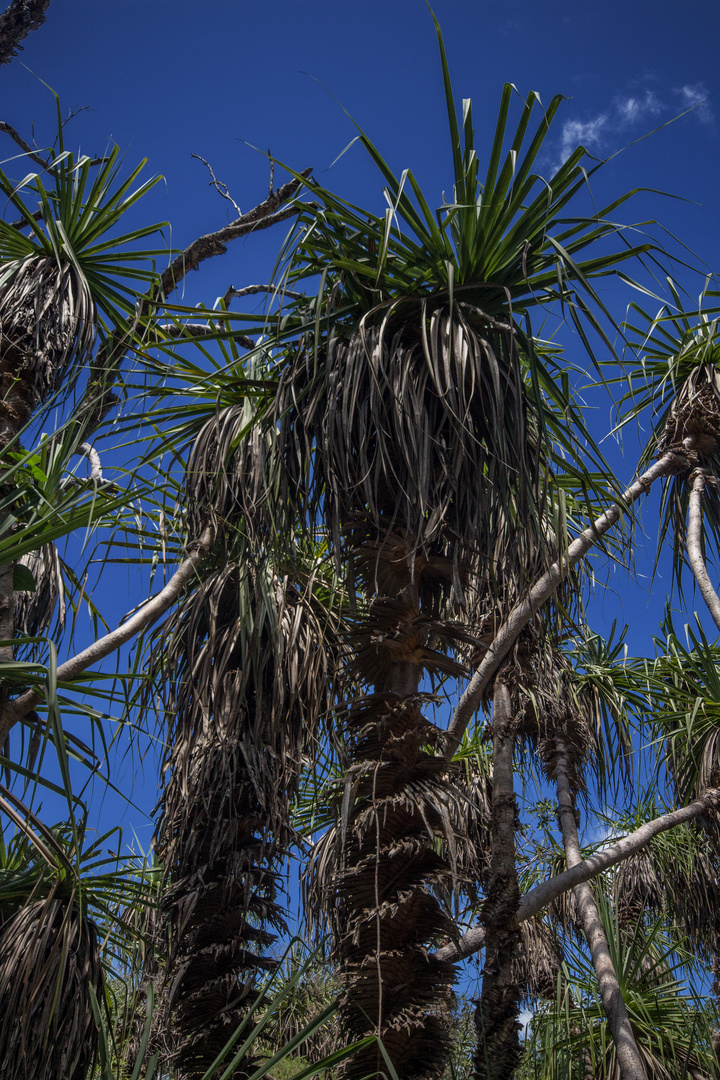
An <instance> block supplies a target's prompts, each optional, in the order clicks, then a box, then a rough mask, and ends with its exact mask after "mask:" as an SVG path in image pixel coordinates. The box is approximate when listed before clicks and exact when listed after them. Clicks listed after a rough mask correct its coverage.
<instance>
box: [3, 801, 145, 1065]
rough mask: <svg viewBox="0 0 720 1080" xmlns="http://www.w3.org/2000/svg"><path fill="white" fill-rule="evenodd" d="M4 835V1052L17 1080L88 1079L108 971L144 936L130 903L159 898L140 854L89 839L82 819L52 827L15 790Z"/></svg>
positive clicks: (7, 803)
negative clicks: (9, 834) (138, 933)
mask: <svg viewBox="0 0 720 1080" xmlns="http://www.w3.org/2000/svg"><path fill="white" fill-rule="evenodd" d="M0 807H1V808H2V811H3V814H5V815H9V816H10V818H11V820H13V821H14V822H15V824H16V826H17V831H16V833H15V835H14V837H13V838H12V840H11V841H10V842H9V843H7V844H6V843H5V842H4V840H3V839H2V838H0V1004H1V1005H2V1010H1V1011H0V1052H1V1053H2V1060H3V1074H4V1075H5V1076H7V1077H8V1080H25V1078H26V1077H29V1076H33V1077H37V1078H38V1080H51V1078H55V1077H58V1076H63V1077H68V1080H85V1077H86V1076H87V1075H88V1071H89V1069H90V1068H91V1066H92V1065H93V1063H94V1062H95V1061H96V1060H97V1049H98V1023H97V1019H98V1012H100V1013H104V1012H105V1011H106V1000H105V989H106V975H107V972H112V971H113V969H115V970H117V966H118V965H119V964H121V963H122V961H123V959H124V956H125V955H126V950H127V948H128V945H129V943H131V942H132V941H133V939H134V937H135V935H134V932H133V929H132V927H131V926H130V924H129V922H128V921H127V919H126V917H125V916H124V914H123V912H122V909H127V908H128V907H129V906H131V905H134V906H135V909H136V910H137V911H140V910H142V909H143V908H145V909H147V907H148V906H149V905H150V903H151V890H150V888H149V881H148V879H147V877H146V876H145V875H144V874H143V873H142V872H141V870H140V868H139V867H138V866H136V865H135V863H136V860H133V859H127V858H119V857H118V858H114V857H112V856H109V855H108V854H107V852H108V847H107V845H108V844H109V843H110V842H111V841H112V839H113V833H112V832H111V833H107V834H105V835H102V836H99V837H98V838H97V839H96V840H94V841H93V842H92V843H87V842H86V835H85V833H86V830H85V827H84V823H83V822H82V821H75V820H74V821H72V822H71V823H70V824H66V825H59V826H55V827H53V828H52V829H51V828H47V827H46V826H43V825H42V823H41V822H39V821H38V820H37V818H36V817H34V816H33V814H32V813H31V812H30V811H29V810H28V809H27V808H26V807H24V806H23V804H22V803H21V802H20V801H19V800H18V799H17V797H16V796H13V795H12V793H11V792H9V791H7V790H6V789H4V788H3V795H2V796H0Z"/></svg>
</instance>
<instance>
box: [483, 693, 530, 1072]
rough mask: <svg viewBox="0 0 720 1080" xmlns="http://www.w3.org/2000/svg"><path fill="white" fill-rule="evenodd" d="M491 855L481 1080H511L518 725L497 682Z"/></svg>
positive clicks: (516, 1006)
mask: <svg viewBox="0 0 720 1080" xmlns="http://www.w3.org/2000/svg"><path fill="white" fill-rule="evenodd" d="M492 729H493V784H492V856H491V864H490V884H489V886H488V891H487V897H486V899H485V903H484V905H483V910H482V915H481V919H482V922H483V925H484V927H485V933H486V939H485V940H486V943H487V944H486V950H485V967H484V969H483V981H482V994H481V997H480V1001H479V1002H478V1005H477V1008H476V1011H475V1027H476V1030H477V1050H476V1057H475V1077H476V1080H511V1078H512V1077H513V1076H514V1075H515V1070H516V1068H517V1066H518V1065H519V1063H520V1057H521V1052H522V1051H521V1048H520V1031H521V1027H520V1023H519V1020H518V1016H519V1014H520V998H521V995H522V990H521V987H520V985H519V983H518V982H517V981H516V979H515V978H514V977H513V959H514V958H515V956H516V954H517V952H518V950H519V948H520V945H521V935H520V929H519V924H518V921H517V909H518V905H519V903H520V885H519V882H518V875H517V866H516V862H515V822H516V817H517V806H516V801H515V788H514V782H513V755H514V749H515V723H514V717H513V714H512V706H511V700H510V691H509V689H508V687H507V685H505V683H503V682H502V681H501V676H499V677H498V679H497V680H496V682H495V695H494V699H493V718H492Z"/></svg>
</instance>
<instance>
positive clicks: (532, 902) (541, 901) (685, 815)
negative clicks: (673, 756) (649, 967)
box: [432, 788, 720, 962]
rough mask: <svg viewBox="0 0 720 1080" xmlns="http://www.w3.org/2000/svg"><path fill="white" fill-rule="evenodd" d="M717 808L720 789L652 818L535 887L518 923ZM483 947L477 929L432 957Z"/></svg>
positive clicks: (458, 956)
mask: <svg viewBox="0 0 720 1080" xmlns="http://www.w3.org/2000/svg"><path fill="white" fill-rule="evenodd" d="M718 806H720V789H718V788H710V789H708V791H706V792H705V794H704V795H702V796H701V797H700V798H699V799H694V800H693V802H691V803H689V804H688V805H687V806H683V807H681V808H680V809H679V810H671V811H670V813H669V814H662V815H661V816H660V817H657V818H653V820H652V821H647V822H645V824H644V825H641V826H640V828H639V829H636V830H635V832H631V833H628V835H627V836H623V837H621V838H620V840H617V841H616V842H615V843H614V844H611V845H610V847H606V848H603V849H602V851H596V852H595V854H594V855H591V856H590V857H589V858H587V859H583V861H582V862H580V863H578V864H577V866H573V867H571V868H570V869H568V870H563V872H562V874H556V875H555V877H552V878H549V880H548V881H543V882H542V883H541V884H540V885H536V886H535V888H534V889H531V890H530V892H527V893H525V895H524V896H523V898H522V900H521V901H520V907H519V908H518V912H517V920H518V922H524V921H525V919H529V918H531V917H532V916H533V915H537V913H538V912H539V911H542V909H543V908H545V907H547V906H548V904H550V903H552V901H553V900H557V898H558V896H562V894H563V893H564V892H567V890H568V889H574V888H575V886H576V885H581V884H582V882H583V881H591V880H592V878H595V877H597V876H598V874H602V873H604V871H605V870H609V869H610V867H612V866H615V865H616V864H617V863H619V862H622V861H623V859H627V858H628V857H629V856H630V855H634V854H635V853H636V852H637V851H640V850H641V849H642V848H644V847H646V846H647V845H648V844H649V843H650V841H651V840H652V839H653V837H655V836H658V835H659V834H660V833H663V832H667V831H668V829H674V828H675V826H676V825H684V824H686V823H687V822H688V821H694V820H695V819H696V818H698V817H700V816H701V815H702V814H704V813H706V812H707V811H708V810H714V809H717V808H718ZM484 945H485V928H484V927H483V926H474V927H473V928H472V930H469V931H468V932H467V934H464V935H463V936H462V937H461V938H460V940H459V941H458V942H457V943H455V942H453V943H452V944H450V945H443V947H442V948H441V949H438V950H437V952H435V953H433V954H432V955H433V956H436V957H437V959H438V960H450V961H452V962H456V961H458V960H464V959H465V958H466V957H468V956H472V955H473V953H476V952H479V951H480V949H482V948H483V947H484Z"/></svg>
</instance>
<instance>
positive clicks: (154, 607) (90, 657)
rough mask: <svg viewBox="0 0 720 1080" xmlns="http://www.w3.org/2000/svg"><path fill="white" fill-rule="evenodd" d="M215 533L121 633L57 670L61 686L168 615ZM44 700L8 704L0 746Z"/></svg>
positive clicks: (0, 722) (0, 719)
mask: <svg viewBox="0 0 720 1080" xmlns="http://www.w3.org/2000/svg"><path fill="white" fill-rule="evenodd" d="M213 536H214V533H213V530H212V528H210V526H208V527H207V528H206V529H205V530H204V532H203V533H202V535H201V537H200V539H199V540H197V541H196V542H195V544H194V545H193V548H194V550H193V551H192V554H190V555H189V556H188V557H187V559H185V560H184V562H182V563H181V564H180V566H179V567H178V569H177V570H176V571H175V573H174V574H173V576H172V577H171V578H170V580H169V581H168V583H167V585H166V586H165V588H164V589H161V591H160V592H159V593H156V594H155V596H153V597H152V598H151V599H150V600H148V601H147V603H146V604H143V606H142V607H141V608H140V610H139V611H136V612H135V614H134V615H131V616H130V618H129V619H128V620H127V621H126V622H124V623H123V624H122V625H121V626H119V627H118V628H117V630H112V631H111V632H110V633H109V634H106V635H105V637H102V638H100V639H99V640H98V641H95V642H93V644H92V645H89V646H88V648H87V649H83V651H82V652H79V653H78V654H77V655H76V656H73V657H71V658H70V659H69V660H66V661H65V663H64V664H60V666H59V667H58V669H57V679H58V682H68V681H69V680H71V679H75V678H77V676H78V675H81V674H82V672H83V671H85V670H86V668H89V667H90V666H91V665H92V664H96V663H97V662H98V660H103V659H104V658H105V657H106V656H109V655H110V653H112V652H115V651H116V650H117V649H119V648H120V646H121V645H124V644H125V643H126V642H127V641H130V639H131V638H133V637H135V635H136V634H139V633H140V632H141V631H142V630H146V629H147V628H148V627H149V626H152V624H153V623H154V622H157V620H158V619H159V618H160V616H161V615H164V614H165V612H166V611H167V610H168V608H170V607H171V605H172V604H173V603H174V602H175V601H176V600H177V598H178V597H179V596H180V593H181V592H182V591H183V589H184V588H185V586H186V585H188V584H189V583H190V582H191V581H192V579H193V578H194V577H195V575H196V574H197V570H198V566H199V564H200V563H201V562H202V560H203V559H204V558H205V556H206V555H207V553H208V551H209V549H210V545H211V544H212V541H213ZM42 699H43V694H42V691H41V690H38V689H32V690H26V691H25V693H24V694H21V695H20V697H17V698H15V699H14V700H13V701H10V702H8V704H7V705H6V707H5V709H4V710H3V713H2V716H0V746H2V745H3V743H4V742H5V739H6V738H7V736H8V733H9V732H10V729H11V728H12V727H13V725H14V724H16V723H17V721H18V720H21V719H22V718H23V717H24V716H26V715H27V713H29V712H31V711H32V710H33V709H34V708H35V706H36V705H38V704H39V703H40V702H41V701H42Z"/></svg>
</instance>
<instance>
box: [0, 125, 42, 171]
mask: <svg viewBox="0 0 720 1080" xmlns="http://www.w3.org/2000/svg"><path fill="white" fill-rule="evenodd" d="M0 131H2V132H4V134H5V135H9V136H10V138H11V139H12V140H13V142H15V143H17V145H18V146H19V147H20V149H21V150H23V151H24V153H26V154H27V156H28V157H29V158H31V159H32V160H33V161H34V162H35V164H36V165H39V166H40V168H41V169H49V168H50V166H51V164H52V162H50V161H49V160H48V161H46V160H45V158H43V157H41V156H40V154H38V152H37V151H36V150H33V148H32V146H30V144H29V143H26V142H25V140H24V139H23V137H22V135H21V134H20V132H19V131H16V130H15V128H14V127H13V126H12V124H8V123H7V122H6V121H5V120H0Z"/></svg>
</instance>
